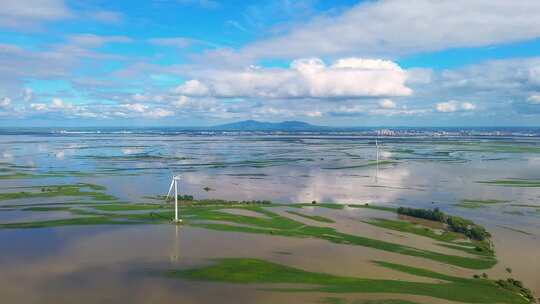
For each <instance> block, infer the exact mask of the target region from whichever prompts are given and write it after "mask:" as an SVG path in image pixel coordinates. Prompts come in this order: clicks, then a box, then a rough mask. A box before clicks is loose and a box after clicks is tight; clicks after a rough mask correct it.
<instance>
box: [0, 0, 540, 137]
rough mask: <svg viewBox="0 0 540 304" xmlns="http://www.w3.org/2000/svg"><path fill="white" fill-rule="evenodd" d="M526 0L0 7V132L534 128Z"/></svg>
mask: <svg viewBox="0 0 540 304" xmlns="http://www.w3.org/2000/svg"><path fill="white" fill-rule="evenodd" d="M538 16H540V2H539V1H534V0H530V1H519V2H512V1H504V0H494V1H488V0H471V1H465V0H458V1H430V0H418V1H405V0H387V1H384V0H380V1H350V0H341V1H317V0H300V1H290V0H276V1H237V0H231V1H218V0H152V1H112V2H107V3H104V2H102V1H97V0H89V1H84V2H81V1H69V0H65V1H64V0H27V1H13V0H5V1H2V9H1V10H0V127H11V126H26V127H31V126H211V125H217V124H224V123H228V122H236V121H242V120H249V119H254V120H259V121H273V122H279V121H291V120H298V121H304V122H308V123H311V124H315V125H327V126H540V18H538Z"/></svg>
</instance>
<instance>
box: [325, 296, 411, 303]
mask: <svg viewBox="0 0 540 304" xmlns="http://www.w3.org/2000/svg"><path fill="white" fill-rule="evenodd" d="M320 303H321V304H348V303H349V304H418V303H416V302H411V301H405V300H397V299H396V300H394V299H389V300H354V301H350V302H348V301H347V300H346V299H342V298H336V297H327V298H324V299H322V300H321V301H320Z"/></svg>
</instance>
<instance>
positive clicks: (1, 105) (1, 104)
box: [0, 97, 11, 109]
mask: <svg viewBox="0 0 540 304" xmlns="http://www.w3.org/2000/svg"><path fill="white" fill-rule="evenodd" d="M10 105H11V99H10V98H9V97H4V98H2V99H0V109H5V108H8V107H9V106H10Z"/></svg>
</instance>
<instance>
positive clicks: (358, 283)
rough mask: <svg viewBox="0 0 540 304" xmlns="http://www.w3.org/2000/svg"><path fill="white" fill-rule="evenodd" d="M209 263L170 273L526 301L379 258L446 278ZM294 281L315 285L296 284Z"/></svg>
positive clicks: (491, 285)
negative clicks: (428, 280) (405, 278)
mask: <svg viewBox="0 0 540 304" xmlns="http://www.w3.org/2000/svg"><path fill="white" fill-rule="evenodd" d="M215 262H216V263H215V264H213V265H210V266H203V267H200V268H194V269H186V270H173V271H169V272H167V273H166V275H168V276H170V277H180V278H184V279H189V280H197V281H214V282H226V283H236V284H291V285H293V286H291V287H288V288H280V289H274V290H276V291H282V292H313V291H316V292H329V293H395V294H411V295H423V296H429V297H435V298H440V299H445V300H450V301H459V302H466V303H516V304H517V303H527V301H525V300H524V298H523V297H522V296H521V295H520V294H519V293H517V292H515V291H513V290H509V289H503V288H499V287H498V285H497V284H496V283H495V282H493V281H490V280H483V279H482V280H480V279H468V278H458V277H453V276H448V275H444V274H439V273H436V272H432V271H429V270H425V269H420V268H414V267H409V266H404V265H398V264H392V263H385V262H377V264H379V265H380V266H382V267H386V268H390V269H394V270H397V271H400V272H404V273H408V274H413V275H416V276H421V277H428V278H433V279H438V280H443V281H444V282H441V283H420V282H408V281H398V280H378V279H366V278H355V277H345V276H337V275H331V274H326V273H318V272H310V271H306V270H302V269H298V268H293V267H289V266H285V265H280V264H276V263H272V262H268V261H264V260H257V259H245V258H239V259H219V260H216V261H215ZM294 284H303V285H313V286H312V287H294Z"/></svg>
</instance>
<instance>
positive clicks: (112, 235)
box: [0, 132, 540, 303]
mask: <svg viewBox="0 0 540 304" xmlns="http://www.w3.org/2000/svg"><path fill="white" fill-rule="evenodd" d="M375 141H377V143H378V144H379V162H377V149H376V143H375ZM173 174H180V175H181V181H180V184H179V186H180V189H179V191H180V193H181V194H182V195H191V196H194V197H195V198H196V199H200V200H203V199H223V200H235V201H253V200H258V201H261V200H269V201H272V202H273V203H274V204H283V207H280V206H273V205H272V206H273V207H272V208H271V209H272V210H273V212H274V213H275V214H277V215H280V216H283V217H288V218H292V219H295V220H296V221H298V222H301V223H304V224H306V225H307V224H311V225H316V224H317V225H319V226H325V227H326V226H328V227H330V226H331V227H332V228H334V229H336V231H339V232H343V233H349V234H351V235H362V236H364V237H369V238H371V239H377V240H384V241H387V242H389V243H392V244H401V245H406V246H411V247H414V248H418V249H421V250H430V251H433V252H439V253H441V254H452V255H456V256H469V255H470V254H466V253H464V252H462V251H459V252H458V251H457V250H454V249H452V248H449V247H448V246H447V247H442V246H438V245H437V242H435V241H433V239H429V238H427V237H422V236H418V235H415V234H410V233H409V234H407V233H406V232H399V231H395V230H389V229H384V228H381V227H376V226H373V225H370V224H367V223H366V220H369V219H373V218H379V219H380V218H383V219H384V218H388V219H394V218H395V215H394V214H392V213H389V212H384V211H381V210H375V209H371V208H351V207H345V208H344V209H334V208H317V207H311V206H304V208H302V209H299V208H295V207H291V204H296V203H304V204H306V203H307V204H312V201H315V202H316V203H317V204H315V205H314V206H316V205H318V204H324V203H333V204H340V205H354V204H366V203H368V204H369V206H381V207H415V208H430V209H431V208H439V209H440V210H442V211H443V212H445V213H447V214H451V215H456V216H460V217H463V218H467V219H470V220H472V221H474V222H475V223H477V224H480V225H482V226H484V227H486V229H487V230H488V231H489V232H491V234H492V241H493V244H494V248H495V252H496V257H497V263H496V265H494V266H493V267H490V268H487V269H483V270H480V269H479V268H476V269H471V268H467V267H462V266H461V265H458V264H452V263H450V264H446V263H441V262H440V261H438V260H437V261H435V260H430V259H426V258H424V257H418V256H414V255H403V254H400V253H396V252H390V251H389V250H381V249H380V248H373V247H369V246H353V245H351V244H336V243H335V242H331V241H328V240H324V239H321V238H310V237H300V238H294V237H289V236H287V235H285V234H283V235H271V234H253V233H246V232H242V231H225V230H223V229H222V230H219V229H209V227H206V226H204V225H202V224H201V223H202V222H199V224H198V225H191V224H190V222H189V217H188V218H186V220H187V221H186V223H185V224H184V225H180V226H176V225H173V224H170V223H168V222H163V223H160V224H157V225H156V224H142V225H139V223H138V222H137V223H134V224H133V225H130V224H129V223H127V224H126V223H123V224H122V225H116V224H115V223H114V221H115V220H118V218H114V219H112V220H111V221H112V222H107V223H101V222H99V223H97V224H96V223H87V224H84V225H81V224H80V223H78V222H76V221H73V222H67V224H66V223H65V222H61V220H70V219H77V218H89V217H96V216H98V215H99V214H96V213H92V212H94V211H92V210H93V209H92V208H93V207H92V206H94V205H96V204H106V202H107V201H109V202H114V203H115V204H117V205H118V204H145V205H144V206H146V205H148V204H155V203H156V201H158V202H159V203H163V200H162V199H161V200H160V199H159V198H160V196H162V195H166V194H167V191H168V188H169V184H170V180H171V176H172V175H173ZM62 185H65V186H67V187H75V186H73V185H93V187H94V188H91V189H87V188H84V187H86V186H80V188H77V190H74V191H73V192H69V193H64V192H62V191H63V190H57V188H55V187H61V186H62ZM70 185H71V186H70ZM77 187H79V186H77ZM58 189H60V188H58ZM81 189H82V190H81ZM83 190H84V191H86V192H84V191H83ZM55 191H56V192H55ZM77 191H78V192H77ZM81 191H82V192H83V193H81ZM20 192H22V193H25V194H22V195H17V194H16V193H20ZM57 192H58V193H57ZM89 192H90V194H88V193H89ZM1 193H3V194H5V195H4V196H1V200H0V225H1V227H0V252H1V254H0V269H2V270H1V271H0V294H1V295H2V299H3V300H2V302H3V301H6V302H5V303H73V302H75V301H76V302H78V303H97V302H102V303H118V302H120V301H122V302H126V303H157V302H161V303H172V302H178V303H216V302H219V303H293V302H294V303H321V302H322V303H325V302H328V303H347V302H351V303H363V302H354V301H368V300H369V301H378V300H385V299H400V300H407V301H411V302H414V303H435V302H440V303H454V302H461V301H458V300H459V299H449V298H445V297H444V296H442V297H439V296H430V295H422V294H404V293H402V292H362V293H344V294H339V295H335V294H333V293H327V292H324V291H321V290H317V291H312V292H299V293H295V294H291V293H288V292H281V291H278V290H269V289H268V286H266V285H264V284H263V285H264V286H261V284H257V283H256V282H255V283H253V284H234V282H233V283H231V282H224V281H219V282H212V281H211V280H207V281H205V280H190V279H186V278H185V277H180V278H176V277H175V278H171V277H170V276H167V275H163V273H167V272H168V271H171V270H174V269H191V268H192V267H200V266H201V265H203V266H204V265H210V264H211V263H212V261H213V260H212V259H216V258H218V259H222V258H256V259H261V260H265V261H271V262H274V263H279V264H283V265H287V266H290V267H295V268H300V269H303V270H307V271H312V272H323V273H330V274H333V275H336V276H347V277H359V278H371V279H381V280H393V279H398V280H407V281H411V282H424V283H429V282H432V281H434V280H435V279H433V278H426V277H421V276H416V275H413V274H411V273H404V272H399V271H396V270H395V269H389V268H383V267H379V266H378V265H375V264H373V260H378V261H386V262H393V263H399V264H404V265H408V266H411V267H422V268H428V269H430V270H433V271H436V272H441V273H445V274H448V275H455V276H460V277H467V278H472V275H473V274H480V273H483V272H485V273H486V274H487V275H488V276H489V277H490V278H493V279H499V278H506V277H507V276H509V275H510V274H511V276H512V277H514V278H516V279H519V280H521V281H523V283H524V284H525V285H526V286H527V287H529V288H530V289H532V290H533V291H534V292H535V293H536V295H538V294H540V139H539V138H538V137H534V136H428V135H417V136H402V137H399V136H392V137H390V136H377V137H376V136H367V135H364V134H355V133H354V132H350V133H347V134H321V133H311V134H310V133H304V134H295V133H279V134H276V133H274V134H265V133H242V134H238V133H219V132H193V133H190V132H177V133H161V134H160V133H144V132H142V133H127V132H101V133H96V132H89V133H84V132H83V133H71V132H43V133H39V132H27V133H24V134H17V133H16V132H7V133H3V135H0V194H1ZM96 193H98V194H96ZM104 202H105V203H104ZM51 206H52V207H51ZM40 208H41V209H40ZM133 209H134V210H128V211H123V212H125V213H126V214H127V213H129V214H130V215H136V214H139V215H143V213H144V212H145V210H146V209H141V210H135V209H137V208H133ZM268 209H270V208H268ZM294 210H298V212H302V213H303V214H305V215H308V216H321V217H323V218H327V219H331V222H332V223H331V224H330V223H317V222H313V221H312V220H310V219H307V218H303V217H301V216H298V215H294V214H293V213H290V212H288V211H293V212H294ZM85 211H86V213H85ZM91 211H92V212H91ZM109 211H110V210H109ZM101 212H107V210H105V209H104V210H101ZM222 212H230V214H237V213H238V212H240V215H243V216H246V217H252V218H253V217H257V216H264V214H263V215H261V214H257V213H254V214H243V213H242V212H248V213H249V212H253V211H250V210H236V209H232V210H222ZM237 215H238V214H237ZM131 220H133V221H134V222H135V221H137V218H136V217H133V218H131ZM306 221H307V222H306ZM36 222H45V223H47V224H46V225H42V226H36V227H32V226H31V225H30V226H29V227H23V226H21V225H19V226H17V225H15V226H9V225H8V224H21V223H26V224H28V223H36ZM218 222H219V221H216V223H218ZM51 223H52V224H51ZM59 223H61V224H59ZM70 223H72V224H73V225H72V224H70ZM509 269H510V270H509ZM277 283H279V282H277ZM289 285H290V284H289V283H288V282H285V283H280V284H277V285H272V287H275V288H277V287H287V286H289ZM276 286H277V287H276ZM291 299H295V300H294V301H292V302H291ZM331 301H342V302H331ZM366 303H368V302H366ZM381 303H382V302H381ZM396 303H397V302H396ZM403 303H405V302H403Z"/></svg>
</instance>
